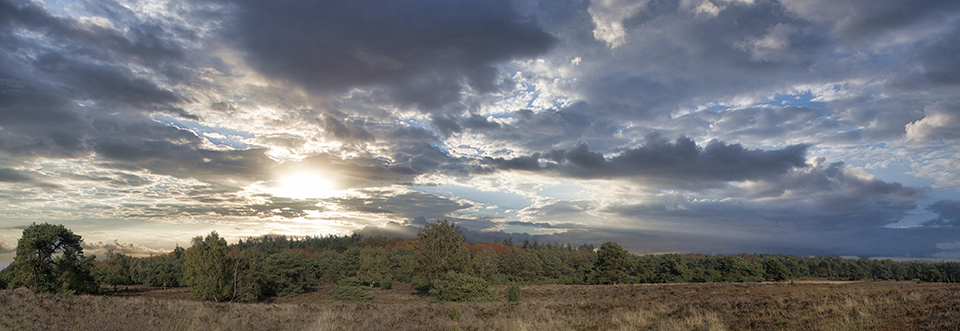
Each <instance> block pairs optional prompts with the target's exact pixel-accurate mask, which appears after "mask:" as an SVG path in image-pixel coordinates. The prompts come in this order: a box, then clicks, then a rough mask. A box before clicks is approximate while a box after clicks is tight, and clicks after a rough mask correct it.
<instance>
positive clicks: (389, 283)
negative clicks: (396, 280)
mask: <svg viewBox="0 0 960 331" xmlns="http://www.w3.org/2000/svg"><path fill="white" fill-rule="evenodd" d="M380 288H382V289H384V290H389V289H391V288H393V278H390V277H387V278H386V279H384V280H381V281H380Z"/></svg>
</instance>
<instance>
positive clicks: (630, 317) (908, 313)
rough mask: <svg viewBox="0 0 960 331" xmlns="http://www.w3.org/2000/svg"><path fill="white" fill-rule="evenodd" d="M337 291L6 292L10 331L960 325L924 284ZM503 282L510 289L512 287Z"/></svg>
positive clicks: (954, 306) (0, 313)
mask: <svg viewBox="0 0 960 331" xmlns="http://www.w3.org/2000/svg"><path fill="white" fill-rule="evenodd" d="M331 289H332V285H321V286H318V287H315V288H313V289H312V290H311V291H310V292H308V293H306V294H304V295H302V296H299V297H289V298H272V299H270V300H267V301H266V302H261V303H212V302H202V301H199V300H196V299H193V298H191V297H190V293H189V290H188V289H186V288H170V289H158V288H145V287H140V286H129V287H127V289H126V290H121V291H118V292H112V291H108V292H107V294H106V295H104V296H76V297H63V296H55V295H46V294H37V293H32V292H30V291H26V290H23V289H21V290H15V291H0V317H2V318H0V329H24V330H31V329H32V330H62V329H114V330H137V331H146V330H200V329H203V330H439V329H446V330H451V329H459V330H638V329H640V330H694V329H696V330H784V329H786V330H957V329H960V285H958V284H944V283H918V282H915V281H912V282H907V281H903V282H893V281H883V282H872V281H863V282H829V281H794V282H792V283H791V282H784V283H703V284H696V283H691V284H642V285H528V286H523V287H522V293H523V294H522V299H521V301H520V302H519V303H508V302H492V303H436V302H433V301H432V300H431V298H430V297H429V296H427V295H425V294H424V293H421V292H417V291H414V290H411V289H410V287H409V285H407V284H396V285H395V287H394V288H393V289H391V290H382V289H379V288H375V289H371V291H372V293H373V294H374V295H375V296H376V298H377V300H376V301H375V302H372V303H339V302H334V301H333V300H332V298H331V297H330V295H329V294H328V292H329V291H330V290H331ZM494 289H495V290H496V291H499V292H500V293H502V294H506V286H494ZM51 312H54V313H53V314H51Z"/></svg>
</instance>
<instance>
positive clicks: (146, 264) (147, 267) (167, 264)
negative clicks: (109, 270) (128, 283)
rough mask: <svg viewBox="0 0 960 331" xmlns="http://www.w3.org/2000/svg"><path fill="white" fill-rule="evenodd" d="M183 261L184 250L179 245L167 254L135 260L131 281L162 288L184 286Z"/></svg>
mask: <svg viewBox="0 0 960 331" xmlns="http://www.w3.org/2000/svg"><path fill="white" fill-rule="evenodd" d="M184 260H185V257H184V249H183V247H180V246H179V245H178V246H177V247H176V248H174V250H173V252H170V253H168V254H164V255H160V256H152V257H149V258H142V259H136V260H134V261H133V265H132V267H131V269H132V270H131V274H132V276H133V281H134V283H139V284H143V285H146V286H154V287H164V288H166V287H178V286H184V285H186V281H185V280H184Z"/></svg>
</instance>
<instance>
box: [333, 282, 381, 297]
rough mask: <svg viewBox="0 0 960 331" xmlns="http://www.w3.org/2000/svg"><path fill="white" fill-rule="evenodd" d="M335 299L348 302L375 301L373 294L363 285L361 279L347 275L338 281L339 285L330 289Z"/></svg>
mask: <svg viewBox="0 0 960 331" xmlns="http://www.w3.org/2000/svg"><path fill="white" fill-rule="evenodd" d="M330 295H331V296H333V298H334V299H337V300H340V301H347V302H363V301H373V294H370V293H369V292H367V290H366V289H364V288H363V287H361V285H360V279H358V278H357V277H347V278H344V279H341V280H340V281H339V282H337V286H335V287H334V288H333V290H332V291H330Z"/></svg>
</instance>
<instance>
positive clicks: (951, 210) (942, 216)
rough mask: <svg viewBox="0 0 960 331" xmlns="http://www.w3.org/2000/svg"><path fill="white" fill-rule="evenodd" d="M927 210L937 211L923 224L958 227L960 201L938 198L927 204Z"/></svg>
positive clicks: (959, 225) (959, 222)
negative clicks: (934, 216)
mask: <svg viewBox="0 0 960 331" xmlns="http://www.w3.org/2000/svg"><path fill="white" fill-rule="evenodd" d="M927 210H929V211H932V212H934V213H937V214H938V216H937V218H935V219H932V220H930V221H927V222H926V223H924V224H923V225H926V226H932V227H960V201H958V200H940V201H937V202H935V203H933V204H932V205H930V206H927Z"/></svg>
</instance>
